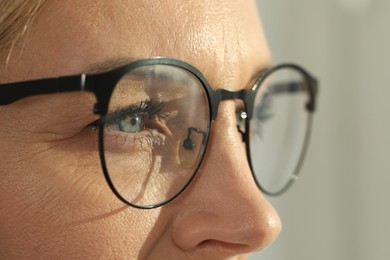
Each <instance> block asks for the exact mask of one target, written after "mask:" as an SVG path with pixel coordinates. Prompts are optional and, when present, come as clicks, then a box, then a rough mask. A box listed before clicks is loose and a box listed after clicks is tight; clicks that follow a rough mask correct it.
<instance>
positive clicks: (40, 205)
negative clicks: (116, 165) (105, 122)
mask: <svg viewBox="0 0 390 260" xmlns="http://www.w3.org/2000/svg"><path fill="white" fill-rule="evenodd" d="M82 140H83V138H82V136H80V138H75V139H74V140H72V141H70V142H65V141H63V142H62V143H54V142H53V143H50V144H39V145H38V144H28V143H24V144H22V143H18V142H17V141H15V140H13V141H12V142H11V141H10V142H7V141H5V140H4V139H2V140H0V143H1V146H2V149H1V150H2V151H3V152H0V156H1V158H5V160H1V161H0V169H1V170H0V175H1V178H2V181H1V183H0V193H1V194H2V195H1V197H0V241H1V244H0V253H1V255H5V256H9V257H8V258H13V257H15V258H18V257H19V258H20V257H28V258H31V257H32V256H37V257H39V258H40V259H44V258H48V259H53V258H54V257H56V256H57V257H60V258H61V256H62V257H63V256H64V255H67V256H68V257H69V258H80V257H81V258H85V257H87V258H91V257H92V258H95V257H96V258H101V257H102V256H106V258H113V257H114V258H135V256H136V255H137V252H139V251H140V248H141V247H142V245H143V244H144V242H145V240H146V238H147V236H148V234H149V232H150V230H151V229H152V227H153V226H154V223H155V222H156V219H157V218H158V215H159V211H157V210H156V211H142V210H137V209H133V208H130V207H128V206H125V205H124V204H123V203H121V202H120V201H119V200H118V199H117V198H116V197H115V196H114V195H113V194H112V192H111V190H110V189H109V187H108V185H107V183H106V181H105V179H104V176H103V173H102V170H101V167H100V161H99V157H98V154H97V149H96V150H94V149H95V148H96V147H93V149H92V146H90V147H88V145H83V146H80V142H82ZM84 140H85V139H84ZM11 144H12V145H11ZM76 147H78V148H79V149H75V148H76ZM80 147H83V149H80ZM7 150H8V151H12V152H8V153H5V152H4V151H7ZM92 150H94V151H92ZM125 245H126V246H125ZM94 256H95V257H94ZM32 258H34V257H32Z"/></svg>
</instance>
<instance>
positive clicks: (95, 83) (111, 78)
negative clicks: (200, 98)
mask: <svg viewBox="0 0 390 260" xmlns="http://www.w3.org/2000/svg"><path fill="white" fill-rule="evenodd" d="M147 65H170V66H175V67H179V68H181V69H184V70H186V71H187V72H189V73H190V74H192V75H193V76H195V77H196V78H197V79H198V80H199V82H200V83H201V84H202V85H203V87H204V89H205V92H206V95H207V98H208V102H209V109H210V111H209V112H210V113H209V115H210V118H209V122H208V130H209V132H210V127H211V122H212V121H214V120H215V119H216V117H217V114H218V107H219V103H220V102H221V101H224V100H233V99H238V100H242V101H243V103H244V107H245V112H246V113H247V118H246V122H245V129H246V130H247V129H249V122H250V119H251V118H252V112H253V105H254V99H255V96H256V93H257V91H258V90H259V89H260V87H259V86H261V85H262V83H263V81H264V80H265V79H266V78H267V76H268V75H270V74H271V73H273V72H274V71H276V70H279V69H282V68H292V69H295V70H297V71H299V72H300V73H301V74H302V75H303V76H304V77H305V79H306V81H307V82H308V88H307V91H308V95H309V101H308V102H307V104H306V110H307V111H308V112H309V118H311V117H310V114H312V113H313V112H314V110H315V107H316V93H317V89H318V82H317V80H316V79H315V78H314V77H313V76H312V75H311V74H309V72H307V71H306V70H305V69H303V68H302V67H300V66H299V65H296V64H292V63H284V64H280V65H277V66H274V67H272V68H270V69H267V70H265V71H263V72H262V73H261V74H260V75H259V76H258V77H257V80H256V81H255V83H254V84H253V86H252V87H251V89H249V90H245V89H243V90H239V91H229V90H226V89H218V90H214V89H212V88H211V86H210V84H209V83H208V81H207V80H206V78H205V77H204V76H203V74H202V73H201V72H200V71H199V70H198V69H197V68H195V67H194V66H192V65H190V64H188V63H186V62H184V61H181V60H177V59H173V58H166V57H154V58H148V59H143V60H138V61H134V62H131V63H129V64H126V65H124V66H121V67H119V68H116V69H113V70H110V71H108V72H104V73H99V74H79V75H71V76H63V77H56V78H55V77H54V78H47V79H38V80H30V81H22V82H14V83H5V84H0V105H7V104H10V103H12V102H15V101H17V100H19V99H22V98H26V97H29V96H34V95H43V94H54V93H63V92H73V91H81V92H83V91H87V92H92V93H94V95H95V96H96V99H97V103H96V104H95V106H94V108H93V113H94V114H97V115H100V118H102V117H104V116H105V115H107V112H108V105H109V101H110V98H111V95H112V93H113V91H114V89H115V87H116V85H117V83H118V82H119V81H120V79H121V78H122V77H123V76H124V75H126V74H127V73H128V72H129V71H132V70H134V69H136V68H138V67H142V66H147ZM284 87H287V89H284V90H283V89H282V91H289V92H295V91H299V90H300V89H299V86H296V85H289V86H284ZM309 121H310V122H309V124H308V129H307V130H308V131H307V137H306V141H305V144H304V147H303V151H302V155H301V158H300V160H299V162H298V165H297V168H296V170H295V172H296V173H294V176H297V171H298V170H299V168H300V167H301V164H302V162H303V158H304V156H305V153H306V148H307V143H308V139H309V138H308V137H309V134H310V126H311V119H310V120H309ZM98 122H99V123H98V129H99V134H98V138H99V153H100V160H101V166H102V169H103V173H104V176H105V178H106V181H107V183H108V185H109V186H110V188H111V190H112V192H113V193H114V194H115V195H116V196H117V197H118V199H120V200H121V201H122V202H124V203H125V204H127V205H130V206H132V207H135V208H142V209H149V208H157V207H160V206H162V205H165V204H167V203H168V202H170V201H172V200H173V199H175V198H176V197H177V196H178V195H179V194H181V193H182V192H183V191H184V190H185V189H186V188H187V186H188V185H189V184H190V183H191V182H192V180H193V178H194V177H195V175H196V173H197V172H198V170H199V167H200V165H201V163H202V161H203V157H204V155H205V152H203V154H202V156H201V158H200V160H199V163H198V165H197V167H196V169H195V171H194V173H193V174H192V176H191V178H190V179H189V180H188V182H187V183H186V185H185V186H184V187H183V188H182V189H180V190H179V191H178V192H177V193H176V194H175V195H174V196H173V197H171V198H168V199H166V200H165V201H162V202H160V203H158V204H154V205H148V206H139V205H136V204H133V203H130V202H128V201H127V200H126V199H125V198H123V197H122V196H121V195H120V194H119V192H118V191H117V190H116V188H115V187H114V185H113V183H112V181H111V178H110V176H109V173H108V170H107V167H106V162H105V157H104V134H103V133H104V124H103V123H102V120H99V121H98ZM248 132H249V131H245V132H244V133H243V140H244V141H245V143H246V153H247V159H248V163H249V165H250V168H251V171H252V175H253V178H254V180H255V182H256V184H257V186H258V187H259V189H260V190H261V191H263V192H264V193H265V194H267V195H279V194H281V193H283V192H285V191H286V190H287V189H288V188H289V187H290V186H291V184H292V182H293V181H294V179H295V178H292V179H291V180H290V181H289V183H288V184H287V185H286V186H285V187H284V188H283V189H282V190H281V191H279V192H276V193H271V192H268V191H267V190H266V189H264V188H263V187H262V186H261V184H260V183H259V182H258V180H257V179H256V176H255V174H254V169H253V166H252V162H251V157H250V150H249V145H250V144H249V141H248V140H249V134H248ZM208 141H209V133H207V134H206V135H205V151H206V149H207V144H208Z"/></svg>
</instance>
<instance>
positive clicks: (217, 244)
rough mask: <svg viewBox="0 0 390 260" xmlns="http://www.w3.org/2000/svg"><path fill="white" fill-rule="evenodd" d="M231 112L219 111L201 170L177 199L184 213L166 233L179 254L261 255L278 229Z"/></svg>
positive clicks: (277, 217)
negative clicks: (255, 253)
mask: <svg viewBox="0 0 390 260" xmlns="http://www.w3.org/2000/svg"><path fill="white" fill-rule="evenodd" d="M233 109H234V108H233ZM224 110H226V111H225V112H226V115H227V116H226V117H224V113H225V112H224ZM231 112H232V111H231V109H223V107H221V108H220V112H219V115H218V119H217V120H219V121H217V122H216V123H215V124H214V125H213V127H212V132H211V135H210V141H209V146H208V150H207V152H206V156H205V159H204V161H203V163H202V167H201V169H200V171H199V172H198V175H197V177H196V178H195V180H194V182H193V183H192V185H191V186H190V187H189V190H188V192H186V193H185V194H184V196H183V197H182V201H181V203H184V204H185V205H186V206H185V207H184V208H185V210H182V211H181V212H180V213H179V214H178V216H177V217H176V219H175V221H174V225H173V232H172V236H173V237H172V238H173V241H174V243H175V244H176V245H177V246H178V247H179V248H180V249H181V250H183V251H185V252H197V253H199V254H200V255H202V256H203V257H205V258H211V259H218V258H222V257H230V256H234V255H237V254H245V253H249V252H253V251H257V250H261V249H263V248H265V247H267V246H268V245H269V244H270V243H271V242H272V241H274V240H275V238H276V237H277V236H278V234H279V232H280V229H281V224H280V219H279V216H278V214H277V213H276V211H275V210H274V208H273V207H272V206H271V205H270V203H269V202H268V201H267V200H266V199H265V197H264V196H263V194H262V193H261V191H260V190H259V189H258V187H257V186H256V184H255V182H254V180H253V177H252V174H251V171H250V167H249V164H248V161H247V158H246V152H245V147H244V145H243V143H242V138H241V135H240V133H239V132H238V131H237V127H236V125H235V121H233V122H232V120H230V119H229V118H231ZM229 114H230V115H229ZM228 115H229V116H228ZM224 118H227V119H226V120H224ZM206 256H207V257H206Z"/></svg>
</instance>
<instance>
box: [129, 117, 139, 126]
mask: <svg viewBox="0 0 390 260" xmlns="http://www.w3.org/2000/svg"><path fill="white" fill-rule="evenodd" d="M138 119H139V117H138V116H136V117H132V118H131V119H130V124H131V125H132V126H135V125H136V124H137V122H138Z"/></svg>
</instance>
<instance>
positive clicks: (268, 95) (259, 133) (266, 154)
mask: <svg viewBox="0 0 390 260" xmlns="http://www.w3.org/2000/svg"><path fill="white" fill-rule="evenodd" d="M307 87H308V82H307V80H306V78H305V76H304V75H303V74H302V72H300V71H299V70H297V69H295V68H292V67H284V68H279V69H277V70H276V71H274V72H272V73H271V74H270V75H268V77H266V78H265V79H264V80H263V81H262V83H261V85H260V86H258V91H257V94H256V97H255V104H254V108H253V117H252V120H251V121H250V129H249V131H250V132H249V140H250V143H249V149H250V160H251V165H252V168H253V173H254V176H255V179H256V181H257V183H258V185H259V186H260V187H261V189H262V190H263V191H264V192H265V193H267V194H270V195H276V194H278V193H280V192H282V191H284V189H286V188H287V187H288V186H289V185H290V184H291V182H292V181H293V180H294V178H295V174H297V171H298V170H299V169H298V168H299V165H300V160H301V156H302V154H303V151H304V149H305V145H306V137H307V129H308V128H307V127H308V113H307V111H306V103H307V102H308V99H309V95H308V91H307Z"/></svg>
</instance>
